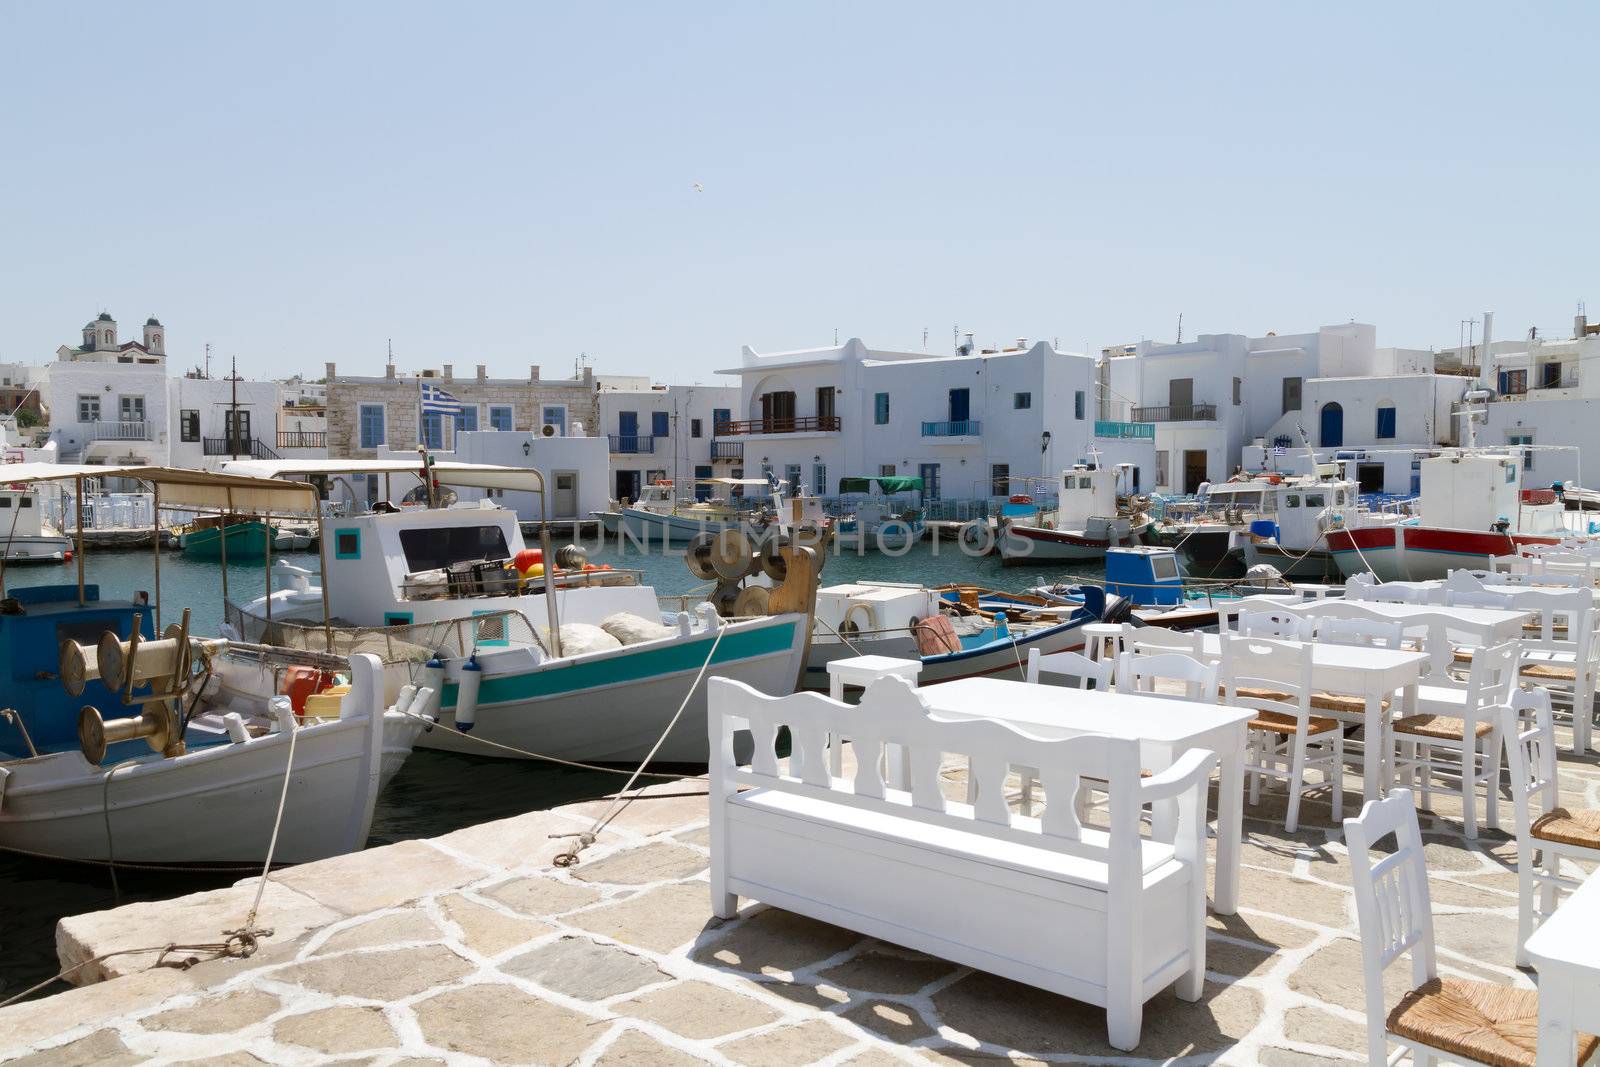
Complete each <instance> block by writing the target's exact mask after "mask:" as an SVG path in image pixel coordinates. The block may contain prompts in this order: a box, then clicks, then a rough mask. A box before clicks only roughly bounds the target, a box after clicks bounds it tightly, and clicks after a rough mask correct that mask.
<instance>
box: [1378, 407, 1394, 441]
mask: <svg viewBox="0 0 1600 1067" xmlns="http://www.w3.org/2000/svg"><path fill="white" fill-rule="evenodd" d="M1394 422H1395V419H1394V408H1379V409H1378V437H1380V438H1385V439H1387V438H1391V437H1393V436H1394Z"/></svg>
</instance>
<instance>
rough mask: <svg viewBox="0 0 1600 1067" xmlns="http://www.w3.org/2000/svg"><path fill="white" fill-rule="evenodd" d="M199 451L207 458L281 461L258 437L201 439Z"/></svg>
mask: <svg viewBox="0 0 1600 1067" xmlns="http://www.w3.org/2000/svg"><path fill="white" fill-rule="evenodd" d="M200 448H201V451H202V452H203V453H204V454H205V455H208V456H239V457H241V458H242V457H245V456H248V457H249V458H251V459H282V458H283V457H281V456H279V455H278V453H277V452H275V451H273V450H272V449H271V448H270V447H268V445H267V443H266V442H265V441H263V440H262V439H261V438H259V437H203V438H201V439H200Z"/></svg>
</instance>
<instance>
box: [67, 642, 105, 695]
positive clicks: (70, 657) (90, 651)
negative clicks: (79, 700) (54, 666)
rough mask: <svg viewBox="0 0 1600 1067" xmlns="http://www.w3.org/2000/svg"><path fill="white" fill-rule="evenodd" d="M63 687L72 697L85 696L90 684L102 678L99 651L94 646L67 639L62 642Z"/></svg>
mask: <svg viewBox="0 0 1600 1067" xmlns="http://www.w3.org/2000/svg"><path fill="white" fill-rule="evenodd" d="M59 666H60V674H61V687H62V688H63V689H65V690H66V691H67V693H68V695H70V696H75V697H79V696H82V695H83V691H84V689H85V688H86V687H87V686H88V684H89V683H90V682H92V681H94V680H95V679H96V678H99V677H100V655H99V651H98V650H97V649H96V648H95V647H94V646H92V645H80V644H79V643H78V642H76V641H74V640H72V639H71V638H67V639H66V640H64V641H62V642H61V659H60V663H59Z"/></svg>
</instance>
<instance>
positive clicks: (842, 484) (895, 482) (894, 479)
mask: <svg viewBox="0 0 1600 1067" xmlns="http://www.w3.org/2000/svg"><path fill="white" fill-rule="evenodd" d="M874 485H876V486H877V487H878V491H879V492H882V493H910V492H913V491H915V492H918V493H920V492H922V479H921V478H901V477H898V476H891V475H885V476H883V477H879V478H840V479H839V492H840V494H844V493H870V492H872V487H873V486H874Z"/></svg>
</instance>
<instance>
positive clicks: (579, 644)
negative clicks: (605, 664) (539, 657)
mask: <svg viewBox="0 0 1600 1067" xmlns="http://www.w3.org/2000/svg"><path fill="white" fill-rule="evenodd" d="M539 635H540V636H541V637H543V638H544V640H545V645H546V647H549V643H550V631H549V630H540V631H539ZM621 647H622V642H621V641H618V640H617V639H616V638H615V637H612V636H611V635H610V634H608V633H606V632H605V631H604V630H602V629H600V627H598V626H594V625H591V624H590V623H587V622H564V623H562V624H561V654H562V655H563V656H581V655H583V654H584V653H585V652H607V651H609V650H611V649H613V648H621Z"/></svg>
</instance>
